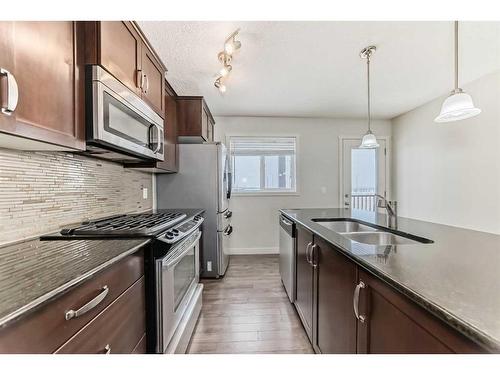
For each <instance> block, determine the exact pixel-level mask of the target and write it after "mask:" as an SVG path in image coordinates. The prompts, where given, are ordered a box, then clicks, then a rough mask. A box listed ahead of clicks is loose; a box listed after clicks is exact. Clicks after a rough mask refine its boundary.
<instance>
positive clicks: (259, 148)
mask: <svg viewBox="0 0 500 375" xmlns="http://www.w3.org/2000/svg"><path fill="white" fill-rule="evenodd" d="M295 144H296V139H295V137H231V138H230V146H229V147H230V151H231V154H232V155H235V156H236V155H295V147H296V145H295Z"/></svg>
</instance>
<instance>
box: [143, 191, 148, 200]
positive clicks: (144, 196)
mask: <svg viewBox="0 0 500 375" xmlns="http://www.w3.org/2000/svg"><path fill="white" fill-rule="evenodd" d="M142 199H148V188H142Z"/></svg>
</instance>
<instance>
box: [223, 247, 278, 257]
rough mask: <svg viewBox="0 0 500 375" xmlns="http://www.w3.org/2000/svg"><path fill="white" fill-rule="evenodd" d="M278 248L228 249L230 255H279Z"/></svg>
mask: <svg viewBox="0 0 500 375" xmlns="http://www.w3.org/2000/svg"><path fill="white" fill-rule="evenodd" d="M279 252H280V249H279V247H250V248H248V247H247V248H244V247H236V248H235V247H233V248H230V249H228V253H229V254H230V255H251V254H279Z"/></svg>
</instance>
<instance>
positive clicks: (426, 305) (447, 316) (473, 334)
mask: <svg viewBox="0 0 500 375" xmlns="http://www.w3.org/2000/svg"><path fill="white" fill-rule="evenodd" d="M286 211H287V209H279V212H280V214H282V215H284V216H286V217H287V218H288V219H289V220H292V221H293V222H294V223H296V224H300V225H301V226H303V227H304V228H306V229H307V230H309V231H311V232H312V233H314V234H315V235H317V236H319V237H321V238H322V239H323V240H324V241H326V242H328V243H329V244H331V245H333V246H335V247H336V248H338V249H340V250H341V252H342V254H343V255H345V256H347V257H348V258H349V259H351V260H352V261H353V262H355V263H356V264H358V265H359V266H360V267H363V268H364V269H365V270H366V271H368V272H370V273H371V274H373V275H374V276H375V277H377V278H379V279H381V280H382V281H384V282H385V283H387V284H389V285H390V286H391V287H393V288H394V289H396V290H397V291H398V292H400V293H402V294H404V295H405V296H406V297H408V298H410V299H411V300H412V301H413V302H415V303H416V304H417V305H419V306H420V307H422V308H423V309H425V310H426V311H428V312H429V313H431V314H432V315H434V316H435V317H437V318H438V319H440V320H441V321H442V322H444V323H445V324H447V325H448V326H450V327H451V328H453V329H455V330H456V331H458V332H460V333H461V334H463V335H464V336H466V337H467V338H468V339H470V340H472V341H473V342H474V343H476V344H477V345H479V346H481V347H482V348H484V349H486V350H487V351H489V352H494V353H498V352H499V350H500V343H498V342H497V341H496V340H495V339H493V338H492V337H491V336H489V335H487V334H486V333H484V332H483V331H480V330H478V329H477V328H475V327H474V326H472V325H470V324H469V323H468V322H466V321H464V320H462V319H461V318H460V317H458V316H456V315H455V314H453V313H450V312H449V311H448V310H446V309H444V308H442V307H441V306H439V305H437V304H435V303H434V302H432V301H431V300H429V299H427V298H426V297H424V296H422V295H421V294H419V293H417V292H415V291H414V290H412V289H411V288H409V287H407V286H406V285H404V284H402V283H400V282H398V281H397V280H394V279H393V278H391V276H390V275H389V274H387V273H385V272H382V271H381V270H379V269H377V268H376V267H373V266H372V265H371V264H370V263H368V262H365V261H364V260H363V258H361V257H358V256H356V255H355V254H352V253H351V252H350V251H348V250H346V249H344V247H343V246H342V245H341V244H339V243H336V242H334V241H331V240H330V239H328V238H325V237H324V236H323V235H321V233H318V232H317V231H316V230H315V229H314V228H311V227H310V226H308V225H307V223H304V222H302V221H300V220H297V218H294V217H293V216H291V215H289V214H287V212H286Z"/></svg>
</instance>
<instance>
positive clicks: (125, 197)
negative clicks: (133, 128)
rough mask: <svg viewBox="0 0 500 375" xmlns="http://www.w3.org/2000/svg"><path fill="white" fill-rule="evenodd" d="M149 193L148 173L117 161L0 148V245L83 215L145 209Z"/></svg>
mask: <svg viewBox="0 0 500 375" xmlns="http://www.w3.org/2000/svg"><path fill="white" fill-rule="evenodd" d="M144 187H145V188H147V189H148V198H147V199H143V193H142V188H144ZM152 193H153V192H152V176H151V174H149V173H144V172H139V171H134V170H130V169H124V168H123V167H122V166H121V165H120V164H116V163H112V162H108V161H105V160H99V159H95V158H90V157H86V156H82V155H76V154H72V153H66V152H28V151H18V150H8V149H3V148H0V245H1V244H4V243H8V242H13V241H17V240H21V239H24V238H28V237H34V236H37V235H41V234H44V233H49V232H51V231H56V230H58V229H59V228H61V227H62V226H64V225H68V224H74V223H78V222H81V221H82V220H84V219H88V218H96V217H103V216H109V215H114V214H121V213H127V212H139V211H144V210H147V209H151V208H152V207H153V201H152V195H153V194H152Z"/></svg>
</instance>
